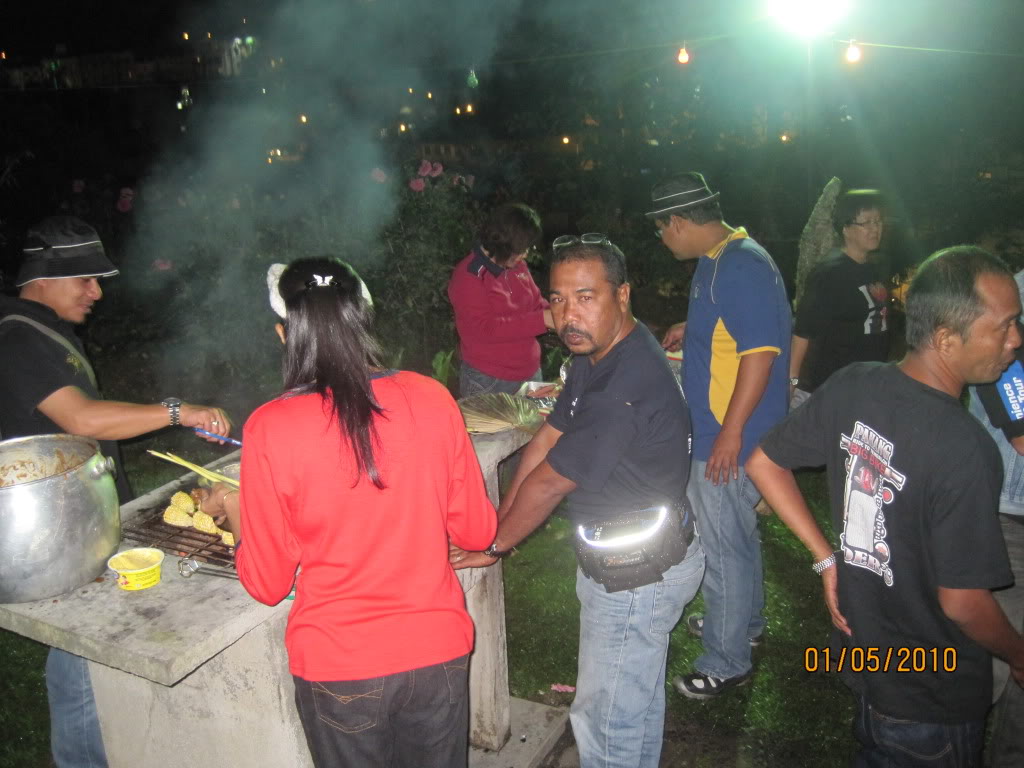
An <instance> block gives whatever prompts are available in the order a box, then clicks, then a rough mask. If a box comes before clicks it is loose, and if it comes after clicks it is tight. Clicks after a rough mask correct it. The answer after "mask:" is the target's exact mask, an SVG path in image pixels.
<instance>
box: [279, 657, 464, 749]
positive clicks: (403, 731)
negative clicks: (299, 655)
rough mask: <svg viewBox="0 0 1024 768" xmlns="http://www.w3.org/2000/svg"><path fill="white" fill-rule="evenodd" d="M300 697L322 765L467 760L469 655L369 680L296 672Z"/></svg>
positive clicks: (310, 738) (304, 725)
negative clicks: (313, 677) (316, 678)
mask: <svg viewBox="0 0 1024 768" xmlns="http://www.w3.org/2000/svg"><path fill="white" fill-rule="evenodd" d="M295 704H296V706H297V707H298V710H299V720H301V721H302V729H303V730H304V731H305V733H306V743H307V744H308V745H309V752H310V755H312V757H313V764H314V765H316V766H318V768H324V767H325V766H331V768H465V766H466V762H467V760H468V755H469V655H468V654H467V655H465V656H460V657H459V658H457V659H452V660H451V661H446V662H443V663H441V664H432V665H431V666H429V667H420V668H419V669H412V670H409V671H408V672H397V673H395V674H393V675H384V676H383V677H372V678H369V679H367V680H342V681H336V682H310V681H308V680H303V679H302V678H301V677H295Z"/></svg>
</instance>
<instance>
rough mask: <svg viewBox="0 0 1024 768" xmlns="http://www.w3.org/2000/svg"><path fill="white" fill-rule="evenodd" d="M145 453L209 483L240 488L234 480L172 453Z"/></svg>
mask: <svg viewBox="0 0 1024 768" xmlns="http://www.w3.org/2000/svg"><path fill="white" fill-rule="evenodd" d="M146 453H151V454H153V455H154V456H156V457H157V458H158V459H163V460H164V461H169V462H171V463H172V464H177V465H178V466H179V467H185V469H191V470H192V471H193V472H195V473H196V474H197V475H199V476H200V477H205V478H206V479H207V480H209V481H210V482H211V483H226V484H228V485H230V486H232V487H233V488H239V487H241V484H240V483H239V482H238V481H237V480H235V479H234V478H232V477H228V476H227V475H222V474H220V473H219V472H214V471H213V470H211V469H206V467H201V466H199V465H198V464H193V463H192V462H191V461H185V459H182V458H180V457H178V456H175V455H174V454H173V453H159V452H158V451H146Z"/></svg>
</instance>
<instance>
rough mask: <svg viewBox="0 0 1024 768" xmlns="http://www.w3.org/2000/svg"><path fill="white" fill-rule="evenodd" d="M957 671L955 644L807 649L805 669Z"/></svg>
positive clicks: (820, 670)
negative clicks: (946, 645) (950, 646)
mask: <svg viewBox="0 0 1024 768" xmlns="http://www.w3.org/2000/svg"><path fill="white" fill-rule="evenodd" d="M844 670H845V671H849V672H932V673H935V672H956V648H924V647H900V648H875V647H867V648H860V647H856V646H854V647H846V646H844V647H842V648H840V649H838V650H836V649H833V648H812V647H807V648H805V649H804V671H805V672H843V671H844Z"/></svg>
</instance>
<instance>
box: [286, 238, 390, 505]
mask: <svg viewBox="0 0 1024 768" xmlns="http://www.w3.org/2000/svg"><path fill="white" fill-rule="evenodd" d="M277 290H278V293H280V294H281V298H282V299H284V303H285V309H286V310H287V320H286V327H287V333H286V336H285V353H284V366H283V368H284V370H283V374H284V386H285V389H286V390H287V392H288V394H290V395H305V394H312V393H314V392H315V393H316V394H318V395H320V397H322V398H323V400H324V403H325V404H326V403H328V402H329V403H330V404H331V415H332V416H333V417H334V418H335V419H336V420H337V422H338V428H339V429H340V430H341V433H342V434H343V435H344V436H345V437H347V438H348V441H349V443H350V444H351V446H352V452H353V454H354V456H355V460H356V467H357V470H358V472H359V474H360V475H361V474H362V473H363V472H366V474H367V475H368V476H369V477H370V480H372V481H373V484H374V485H376V486H377V487H378V488H383V487H384V481H383V480H382V479H381V476H380V471H379V470H378V468H377V463H376V461H375V460H374V450H373V446H374V443H375V442H376V441H377V434H376V430H375V429H374V426H373V417H374V415H377V414H382V413H383V409H382V408H381V407H380V406H379V405H378V404H377V402H376V401H375V400H374V398H373V388H372V387H371V385H370V375H371V373H372V369H373V368H374V367H379V366H380V357H381V355H380V347H379V345H378V344H377V340H376V339H375V338H374V337H373V334H372V333H371V330H370V328H371V324H372V321H373V307H372V305H371V303H370V300H369V294H364V291H365V286H364V285H363V282H362V280H360V279H359V275H357V274H356V272H355V270H354V269H352V267H350V266H349V265H348V264H346V263H345V262H343V261H339V260H338V259H333V258H330V257H321V258H315V259H299V260H298V261H294V262H292V263H291V264H290V265H289V266H288V268H287V269H286V270H285V271H284V273H283V274H282V275H281V280H280V282H279V283H278V289H277Z"/></svg>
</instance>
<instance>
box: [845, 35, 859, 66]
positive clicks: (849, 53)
mask: <svg viewBox="0 0 1024 768" xmlns="http://www.w3.org/2000/svg"><path fill="white" fill-rule="evenodd" d="M862 55H863V54H862V53H861V50H860V46H859V45H857V44H856V43H855V42H853V40H851V41H850V47H849V48H847V49H846V60H847V61H848V62H850V63H851V64H856V63H857V62H858V61H860V57H861V56H862Z"/></svg>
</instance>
